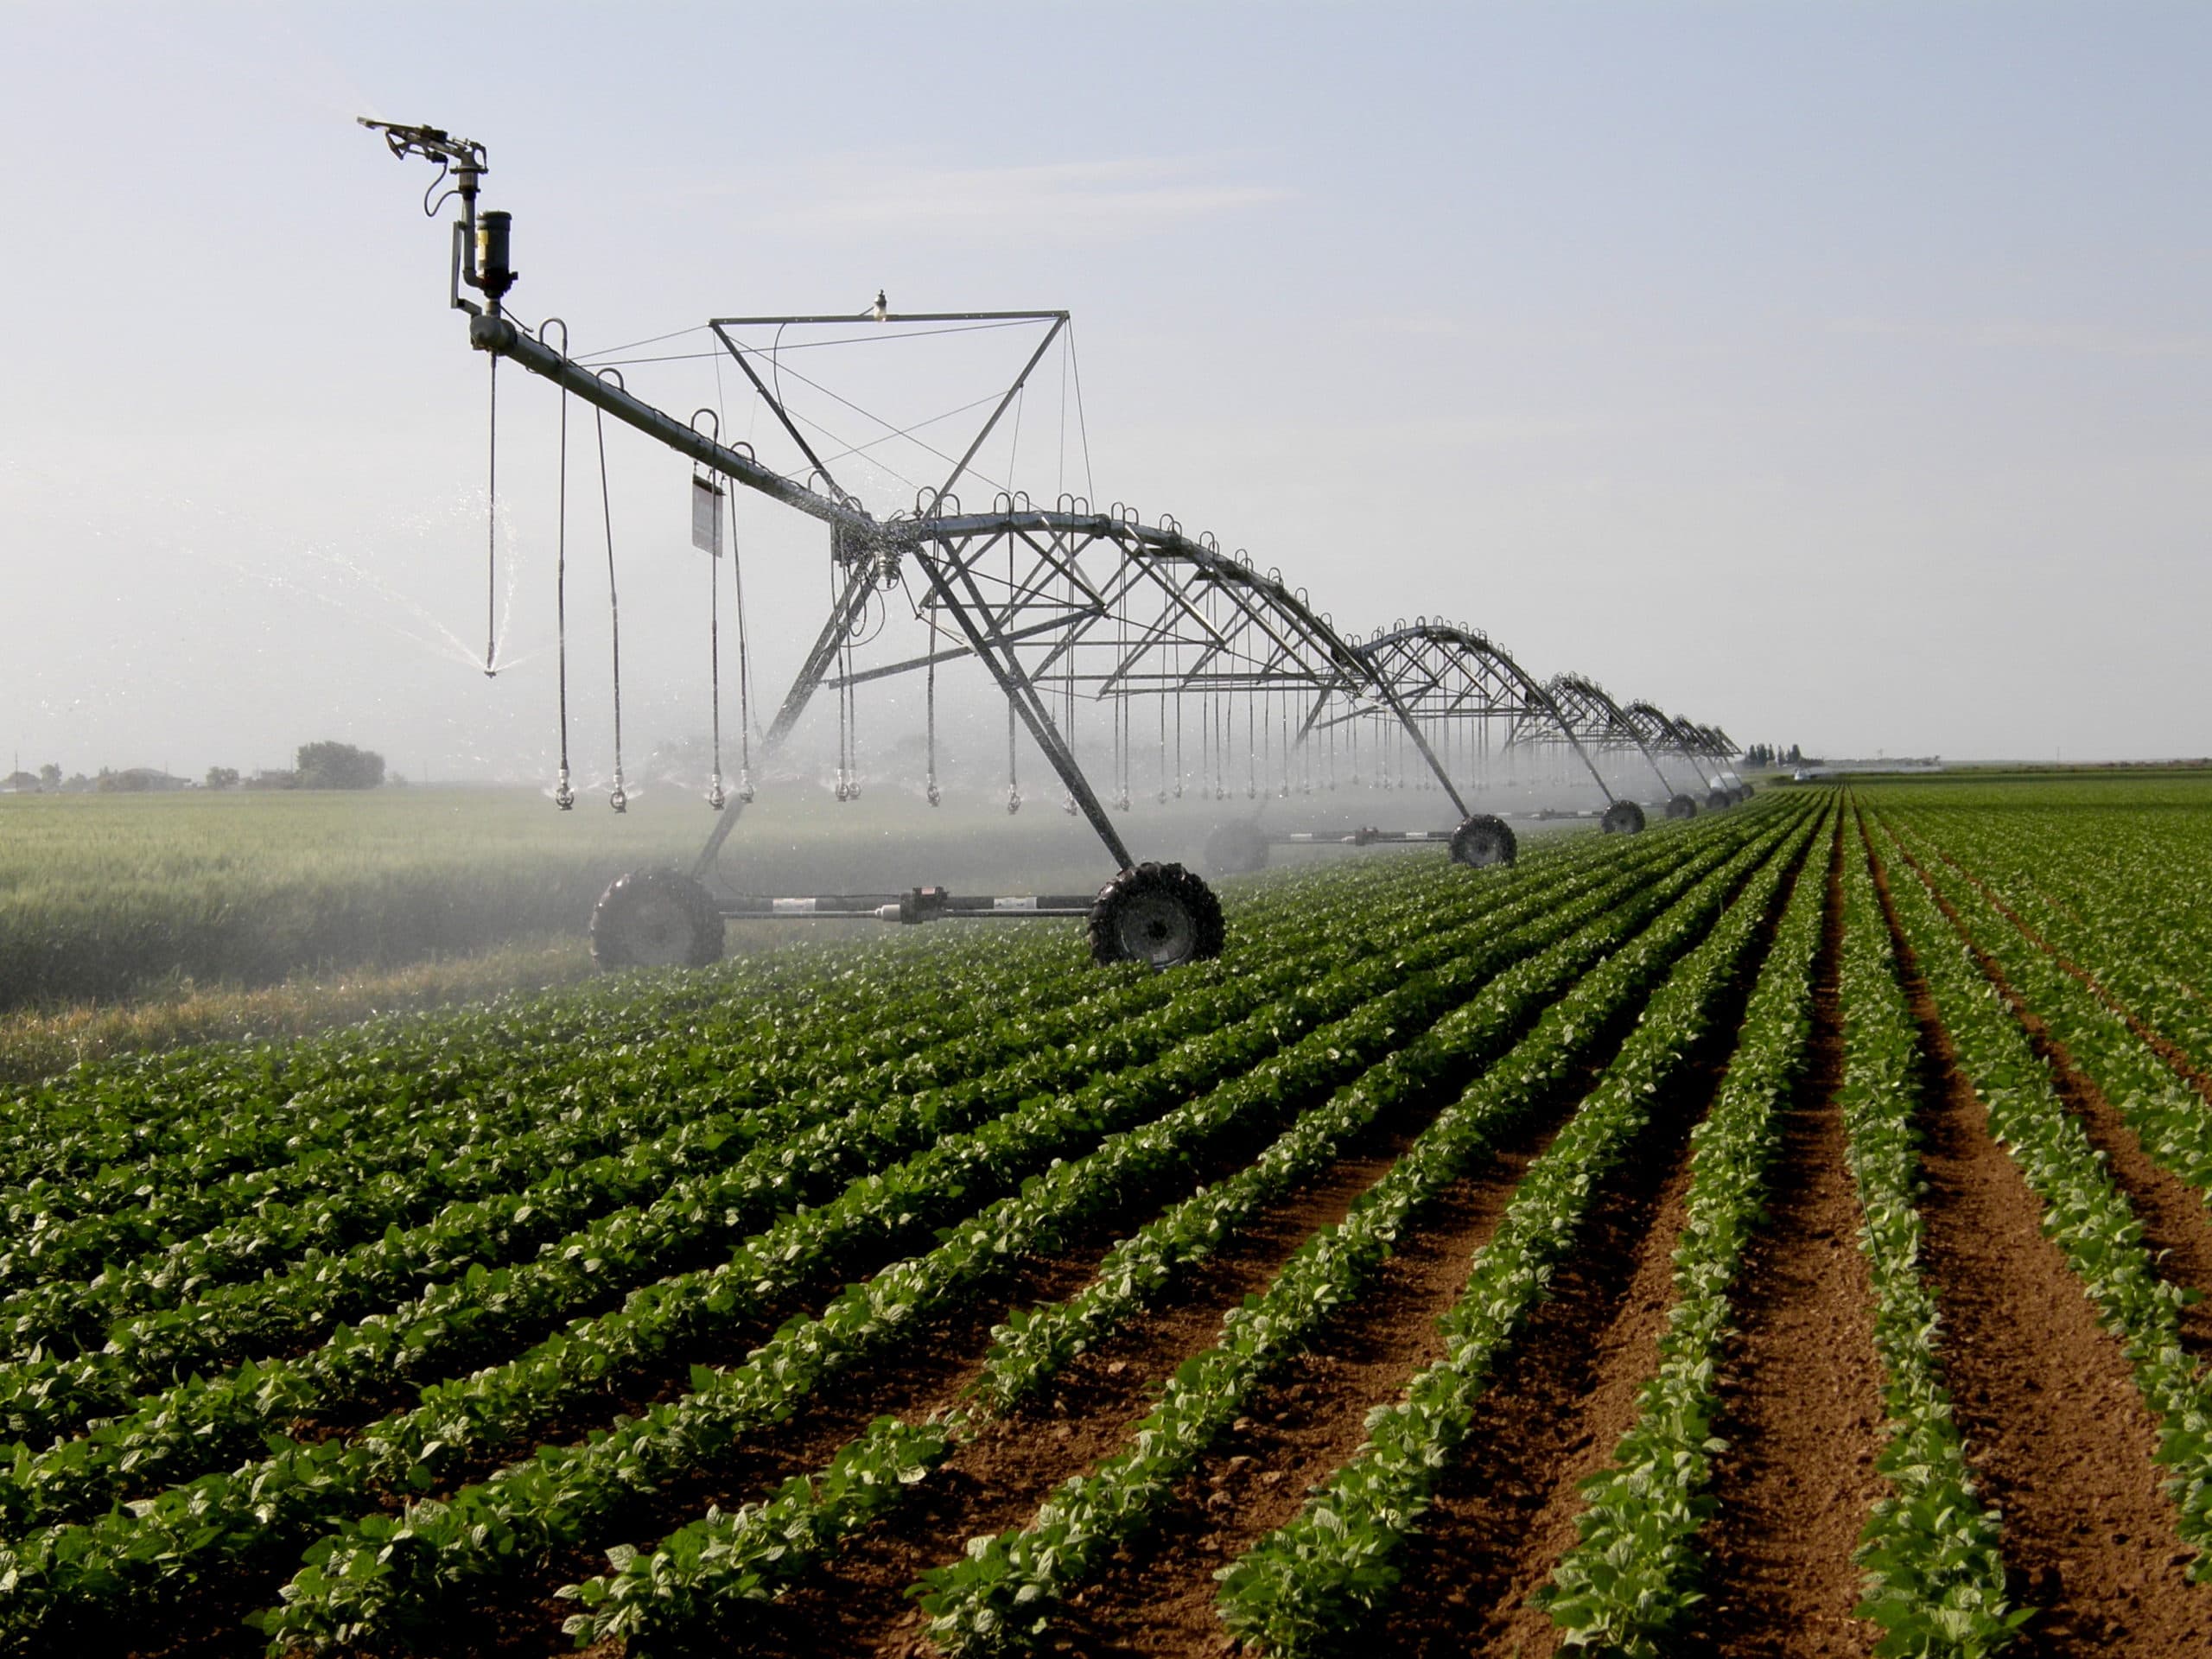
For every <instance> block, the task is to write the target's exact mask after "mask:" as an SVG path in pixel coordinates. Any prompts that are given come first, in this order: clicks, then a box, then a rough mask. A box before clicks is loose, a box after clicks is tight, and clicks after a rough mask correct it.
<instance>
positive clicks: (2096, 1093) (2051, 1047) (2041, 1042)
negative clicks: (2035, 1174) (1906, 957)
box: [1904, 853, 2212, 1358]
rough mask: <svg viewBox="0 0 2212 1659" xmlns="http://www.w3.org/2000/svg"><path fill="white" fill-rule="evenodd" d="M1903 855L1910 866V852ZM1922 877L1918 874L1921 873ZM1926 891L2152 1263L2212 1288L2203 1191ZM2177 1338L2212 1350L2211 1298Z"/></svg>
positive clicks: (2194, 1310)
mask: <svg viewBox="0 0 2212 1659" xmlns="http://www.w3.org/2000/svg"><path fill="white" fill-rule="evenodd" d="M1904 858H1905V861H1906V862H1908V863H1909V864H1911V865H1912V867H1913V868H1914V870H1915V872H1916V873H1917V872H1918V870H1919V866H1918V864H1917V862H1916V861H1914V860H1913V858H1912V855H1910V853H1907V854H1905V855H1904ZM1921 879H1922V880H1923V883H1925V882H1926V877H1925V876H1924V875H1923V876H1922V878H1921ZM1927 885H1928V893H1929V897H1930V898H1932V899H1935V900H1936V904H1937V906H1939V907H1940V908H1941V909H1942V912H1943V914H1944V916H1945V918H1947V919H1948V921H1949V922H1950V923H1951V925H1952V926H1953V927H1954V928H1955V929H1957V930H1958V931H1959V935H1960V938H1961V941H1963V942H1964V943H1965V944H1966V945H1967V948H1968V949H1969V950H1972V951H1973V952H1974V960H1975V961H1976V962H1978V963H1980V966H1981V970H1982V972H1983V973H1984V974H1986V975H1987V976H1988V977H1989V982H1990V983H1991V984H1992V985H1993V986H1994V987H1995V988H1996V989H1997V993H1998V995H1999V996H2001V997H2002V998H2003V999H2004V1001H2005V1007H2007V1008H2008V1009H2010V1010H2011V1011H2012V1017H2013V1018H2014V1019H2016V1020H2018V1021H2019V1023H2020V1028H2021V1030H2022V1031H2024V1033H2026V1034H2027V1038H2028V1042H2029V1044H2030V1046H2031V1047H2033V1048H2034V1050H2035V1052H2036V1054H2037V1058H2040V1059H2042V1061H2043V1062H2044V1065H2048V1066H2049V1067H2050V1073H2051V1079H2052V1082H2053V1083H2054V1084H2056V1087H2057V1090H2058V1094H2059V1097H2060V1098H2061V1099H2062V1100H2063V1101H2064V1102H2065V1103H2066V1104H2067V1107H2068V1108H2069V1109H2070V1110H2071V1111H2072V1112H2073V1114H2074V1116H2075V1117H2076V1118H2077V1119H2078V1120H2079V1121H2080V1122H2081V1124H2082V1129H2083V1131H2084V1132H2085V1133H2086V1134H2087V1135H2088V1138H2089V1143H2090V1145H2092V1146H2094V1147H2096V1149H2097V1150H2098V1151H2099V1152H2100V1153H2101V1154H2103V1155H2104V1159H2105V1166H2106V1167H2107V1169H2108V1170H2109V1171H2110V1172H2111V1173H2112V1177H2113V1180H2114V1181H2115V1182H2116V1183H2117V1184H2118V1185H2119V1186H2120V1190H2121V1191H2122V1192H2124V1193H2126V1197H2127V1202H2128V1204H2129V1205H2131V1206H2132V1207H2133V1209H2134V1211H2135V1216H2136V1219H2137V1220H2138V1221H2139V1222H2141V1224H2142V1225H2143V1238H2144V1242H2145V1243H2146V1244H2148V1245H2149V1246H2150V1248H2151V1252H2152V1255H2154V1256H2156V1257H2157V1258H2158V1270H2159V1272H2160V1273H2161V1274H2164V1276H2165V1277H2166V1278H2167V1279H2169V1280H2171V1281H2173V1282H2174V1283H2176V1284H2178V1285H2183V1286H2185V1287H2189V1288H2190V1289H2192V1290H2200V1291H2212V1217H2208V1215H2207V1214H2206V1211H2205V1205H2204V1196H2203V1194H2202V1193H2201V1192H2197V1191H2196V1189H2195V1188H2194V1187H2191V1186H2190V1185H2189V1184H2188V1183H2187V1182H2186V1181H2183V1180H2182V1179H2179V1178H2178V1177H2177V1176H2175V1175H2174V1174H2173V1173H2171V1172H2170V1171H2168V1170H2166V1169H2164V1168H2163V1167H2161V1166H2159V1165H2158V1163H2157V1162H2156V1161H2155V1160H2153V1159H2152V1157H2151V1155H2150V1154H2148V1153H2147V1152H2145V1150H2144V1148H2143V1143H2142V1141H2140V1140H2139V1138H2138V1137H2137V1135H2136V1134H2135V1131H2134V1130H2133V1129H2132V1128H2128V1126H2127V1123H2126V1120H2125V1119H2123V1118H2122V1117H2121V1116H2120V1113H2119V1111H2118V1110H2117V1109H2115V1108H2114V1107H2113V1104H2112V1103H2111V1102H2110V1101H2109V1100H2107V1098H2106V1097H2105V1094H2104V1091H2103V1090H2101V1089H2100V1088H2098V1086H2097V1085H2096V1084H2095V1082H2094V1080H2093V1079H2092V1078H2091V1077H2089V1076H2088V1073H2086V1072H2085V1071H2082V1068H2081V1067H2080V1066H2079V1065H2075V1061H2074V1057H2073V1056H2072V1055H2071V1054H2070V1053H2069V1052H2067V1049H2066V1046H2065V1045H2064V1044H2063V1043H2061V1042H2060V1041H2059V1040H2058V1039H2056V1038H2055V1037H2054V1036H2052V1035H2051V1033H2050V1027H2047V1026H2045V1025H2044V1022H2043V1020H2041V1019H2040V1018H2039V1017H2038V1016H2037V1014H2036V1012H2035V1010H2034V1009H2032V1008H2031V1007H2029V1006H2028V1004H2027V1001H2026V1000H2025V999H2024V998H2023V997H2022V996H2021V995H2020V994H2019V992H2018V990H2016V989H2015V988H2013V985H2012V982H2011V981H2010V980H2009V979H2007V978H2006V977H2005V971H2004V969H2002V968H2000V967H1999V966H1998V964H1997V963H1996V961H1995V960H1994V959H1993V957H1990V956H1988V955H1987V954H1986V952H1984V951H1983V950H1980V948H1979V947H1978V946H1976V945H1975V944H1974V941H1973V939H1972V938H1971V936H1970V935H1969V934H1968V933H1967V927H1966V924H1965V922H1964V920H1963V918H1961V916H1960V915H1959V912H1958V911H1957V908H1956V907H1955V906H1953V905H1952V904H1951V902H1950V901H1949V900H1948V899H1946V898H1944V897H1943V895H1942V893H1938V892H1936V888H1935V887H1934V885H1933V884H1932V883H1929V884H1927ZM2181 1334H2182V1342H2183V1345H2184V1346H2185V1347H2186V1348H2187V1349H2188V1350H2189V1351H2190V1353H2191V1354H2193V1355H2196V1357H2199V1358H2202V1357H2204V1356H2205V1355H2206V1354H2208V1353H2212V1301H2200V1302H2197V1303H2196V1304H2195V1305H2193V1306H2189V1307H2184V1308H2183V1309H2182V1310H2181Z"/></svg>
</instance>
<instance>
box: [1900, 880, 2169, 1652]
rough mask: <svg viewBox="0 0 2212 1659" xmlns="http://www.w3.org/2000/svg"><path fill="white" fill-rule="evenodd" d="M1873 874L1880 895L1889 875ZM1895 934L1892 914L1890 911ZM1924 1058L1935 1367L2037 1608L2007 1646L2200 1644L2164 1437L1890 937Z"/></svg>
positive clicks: (2013, 1572)
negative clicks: (2162, 1459) (2161, 1464)
mask: <svg viewBox="0 0 2212 1659" xmlns="http://www.w3.org/2000/svg"><path fill="white" fill-rule="evenodd" d="M1874 868H1875V876H1876V885H1877V887H1878V888H1879V889H1880V891H1881V893H1882V898H1883V903H1884V905H1885V907H1888V906H1889V905H1890V898H1889V878H1888V872H1887V871H1886V870H1885V869H1884V868H1883V867H1882V866H1881V864H1880V862H1879V861H1876V862H1875V866H1874ZM1890 922H1891V931H1892V934H1893V935H1895V934H1896V931H1897V927H1896V915H1895V912H1894V910H1893V909H1891V911H1890ZM1895 943H1896V945H1897V953H1898V959H1899V963H1900V966H1901V968H1902V969H1903V973H1904V984H1905V990H1906V994H1907V996H1908V998H1909V1000H1910V1003H1911V1005H1912V1010H1913V1014H1914V1018H1915V1019H1916V1020H1917V1021H1918V1023H1919V1025H1920V1027H1921V1035H1922V1039H1923V1046H1924V1047H1925V1049H1926V1051H1927V1054H1928V1057H1929V1058H1928V1065H1927V1075H1926V1077H1925V1079H1924V1083H1925V1087H1926V1103H1927V1104H1926V1113H1925V1120H1926V1127H1927V1132H1928V1141H1927V1145H1926V1147H1924V1149H1923V1165H1922V1167H1923V1175H1924V1178H1925V1179H1926V1183H1927V1186H1926V1192H1925V1196H1924V1198H1923V1206H1922V1216H1923V1223H1924V1224H1925V1227H1926V1237H1927V1254H1926V1262H1927V1268H1928V1272H1929V1277H1930V1279H1931V1281H1933V1282H1934V1284H1935V1285H1936V1287H1937V1299H1938V1304H1939V1306H1940V1307H1941V1309H1942V1317H1943V1321H1944V1325H1945V1329H1946V1332H1947V1340H1946V1341H1945V1344H1944V1355H1943V1364H1944V1371H1945V1376H1946V1379H1947V1381H1948V1383H1949V1386H1950V1389H1951V1392H1952V1395H1953V1400H1954V1402H1955V1408H1956V1412H1957V1421H1958V1423H1959V1427H1960V1429H1961V1433H1963V1435H1964V1437H1965V1440H1966V1446H1967V1458H1968V1460H1969V1461H1970V1463H1971V1464H1972V1465H1973V1466H1974V1469H1975V1471H1976V1472H1977V1473H1978V1474H1979V1475H1980V1478H1981V1480H1982V1483H1983V1490H1984V1494H1985V1496H1986V1497H1987V1498H1988V1499H1989V1501H1990V1502H1992V1503H1993V1504H1994V1505H1996V1506H1997V1508H1998V1509H1999V1510H2000V1511H2001V1513H2002V1514H2003V1516H2004V1526H2005V1532H2004V1548H2005V1561H2006V1563H2007V1566H2008V1568H2009V1569H2010V1577H2011V1580H2012V1592H2013V1594H2014V1595H2015V1597H2016V1598H2017V1599H2018V1602H2019V1603H2020V1605H2025V1606H2031V1607H2033V1608H2035V1609H2037V1618H2035V1619H2033V1620H2032V1621H2031V1623H2030V1624H2029V1626H2028V1627H2027V1630H2026V1632H2025V1634H2024V1638H2023V1640H2022V1641H2021V1643H2020V1644H2019V1645H2018V1648H2016V1649H2013V1651H2014V1652H2017V1653H2019V1654H2021V1655H2023V1656H2044V1655H2047V1656H2053V1659H2056V1656H2061V1655H2074V1654H2080V1653H2086V1652H2112V1653H2128V1654H2195V1653H2204V1652H2212V1598H2207V1597H2206V1596H2205V1595H2204V1594H2203V1592H2201V1591H2199V1590H2197V1589H2196V1588H2195V1587H2193V1586H2190V1584H2189V1583H2188V1581H2187V1580H2186V1579H2185V1578H2184V1577H2183V1567H2185V1566H2186V1564H2187V1562H2188V1560H2189V1559H2190V1555H2189V1552H2187V1551H2186V1550H2184V1549H2183V1548H2182V1547H2181V1544H2180V1541H2179V1538H2178V1536H2177V1534H2176V1531H2175V1522H2174V1511H2173V1508H2172V1505H2171V1503H2170V1502H2169V1501H2168V1500H2167V1498H2166V1497H2165V1496H2164V1494H2163V1493H2162V1492H2161V1491H2159V1490H2158V1468H2157V1465H2155V1464H2154V1463H2153V1462H2152V1458H2153V1457H2154V1455H2155V1453H2156V1452H2157V1449H2158V1437H2157V1433H2156V1432H2155V1429H2154V1427H2153V1425H2152V1420H2151V1416H2150V1414H2149V1412H2148V1410H2147V1409H2146V1408H2145V1407H2144V1405H2143V1402H2142V1400H2141V1397H2140V1396H2139V1395H2138V1394H2137V1393H2136V1391H2135V1385H2134V1382H2133V1378H2132V1377H2131V1376H2130V1375H2129V1372H2128V1367H2127V1362H2126V1358H2125V1357H2123V1356H2122V1354H2121V1353H2120V1347H2119V1344H2117V1343H2115V1342H2113V1340H2112V1339H2111V1338H2108V1337H2107V1336H2106V1335H2105V1333H2104V1332H2102V1331H2101V1329H2099V1327H2098V1325H2097V1322H2096V1316H2095V1312H2094V1308H2093V1307H2092V1306H2090V1303H2089V1301H2088V1298H2087V1297H2086V1296H2085V1295H2084V1294H2082V1286H2081V1283H2080V1281H2078V1280H2076V1279H2075V1277H2074V1275H2073V1274H2072V1273H2071V1272H2069V1270H2068V1268H2067V1266H2066V1262H2065V1260H2064V1258H2063V1256H2062V1255H2060V1253H2059V1250H2058V1247H2057V1246H2056V1244H2054V1243H2051V1242H2050V1240H2049V1239H2047V1238H2045V1237H2044V1235H2043V1231H2042V1229H2041V1226H2040V1220H2041V1208H2042V1207H2041V1205H2039V1203H2038V1202H2037V1199H2036V1198H2035V1195H2034V1194H2033V1193H2031V1192H2030V1191H2029V1190H2028V1188H2027V1185H2026V1183H2025V1182H2024V1180H2023V1179H2021V1176H2020V1173H2019V1171H2018V1167H2017V1166H2015V1165H2014V1164H2013V1162H2012V1159H2011V1158H2010V1157H2009V1156H2007V1155H2006V1154H2005V1150H2004V1148H2003V1147H2000V1146H1999V1145H1998V1144H1997V1142H1996V1141H1993V1139H1992V1138H1991V1137H1990V1134H1989V1123H1988V1116H1987V1114H1986V1111H1985V1110H1984V1109H1983V1107H1982V1104H1981V1102H1980V1097H1979V1096H1976V1095H1975V1093H1974V1089H1973V1087H1972V1085H1971V1084H1969V1083H1968V1082H1967V1080H1966V1078H1965V1077H1963V1076H1962V1075H1961V1073H1960V1072H1959V1071H1957V1069H1956V1066H1955V1062H1954V1058H1953V1055H1952V1052H1951V1048H1950V1044H1949V1041H1948V1038H1947V1037H1946V1035H1945V1033H1944V1031H1943V1028H1942V1023H1941V1021H1940V1020H1939V1018H1938V1016H1937V1014H1936V1008H1935V1004H1934V1001H1933V1000H1932V999H1931V998H1930V996H1929V992H1928V987H1927V984H1926V982H1925V981H1923V979H1922V978H1921V977H1920V974H1919V971H1918V968H1917V965H1916V962H1915V959H1914V958H1913V957H1912V954H1911V952H1910V950H1909V948H1908V947H1907V946H1906V945H1905V944H1904V940H1903V938H1901V937H1897V938H1895Z"/></svg>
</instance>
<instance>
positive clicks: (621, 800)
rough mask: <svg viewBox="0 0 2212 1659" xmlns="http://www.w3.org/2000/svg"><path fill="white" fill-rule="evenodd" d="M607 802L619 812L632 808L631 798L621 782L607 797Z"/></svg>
mask: <svg viewBox="0 0 2212 1659" xmlns="http://www.w3.org/2000/svg"><path fill="white" fill-rule="evenodd" d="M607 804H608V805H609V806H611V807H613V809H614V810H616V811H617V812H627V811H628V810H630V798H629V796H627V795H626V794H625V793H624V792H623V791H622V785H620V784H617V785H614V792H613V794H612V795H609V796H608V797H607Z"/></svg>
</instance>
